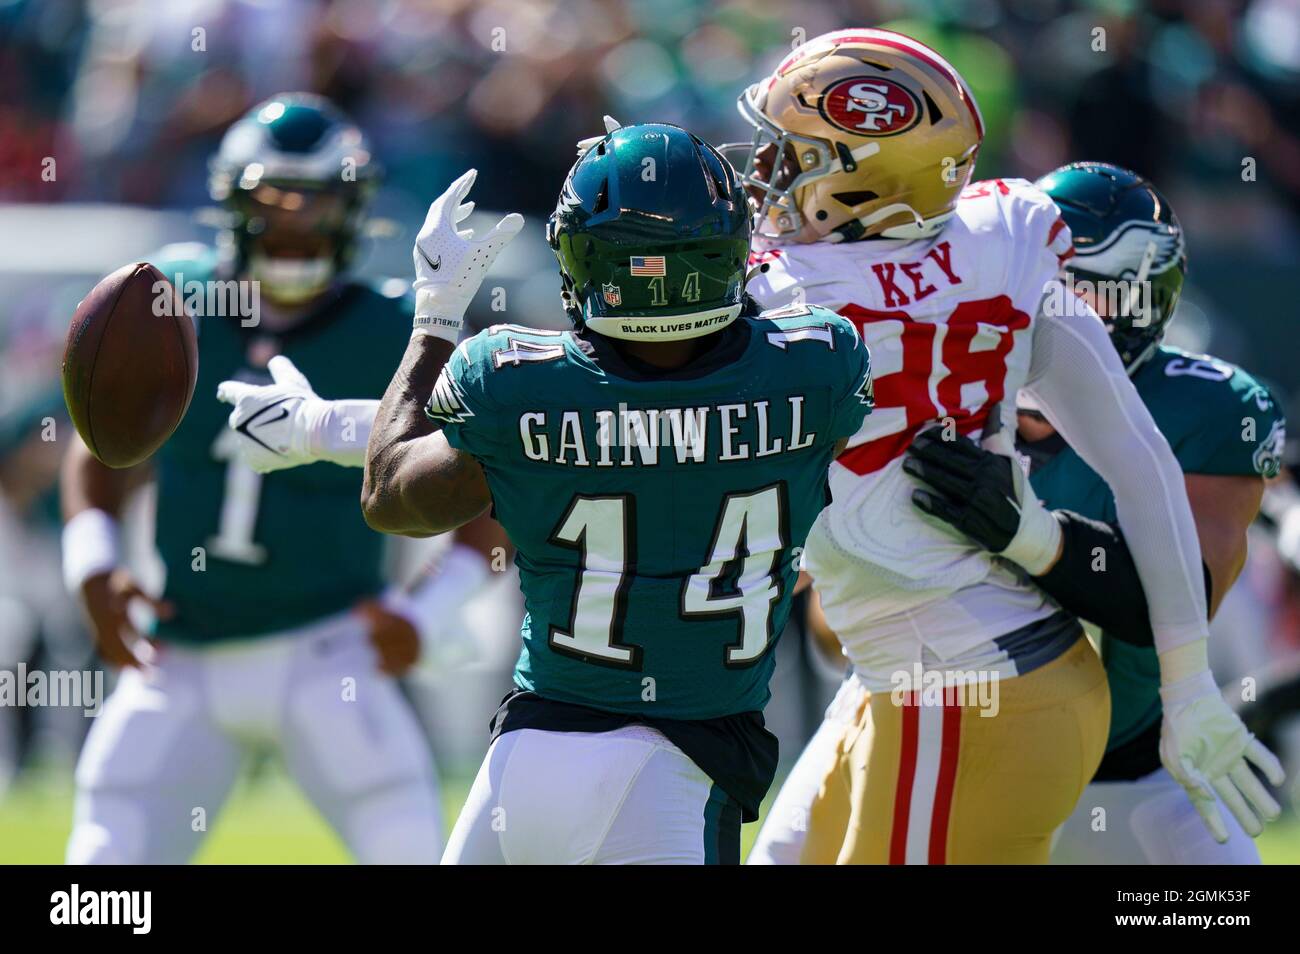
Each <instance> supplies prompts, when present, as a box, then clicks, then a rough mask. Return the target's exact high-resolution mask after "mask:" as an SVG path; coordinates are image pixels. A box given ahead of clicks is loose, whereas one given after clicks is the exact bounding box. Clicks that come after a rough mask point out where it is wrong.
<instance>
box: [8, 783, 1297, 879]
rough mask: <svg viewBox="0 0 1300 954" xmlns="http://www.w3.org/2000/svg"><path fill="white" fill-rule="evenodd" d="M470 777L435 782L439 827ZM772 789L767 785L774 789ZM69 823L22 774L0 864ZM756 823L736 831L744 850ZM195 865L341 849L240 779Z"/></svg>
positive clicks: (64, 811)
mask: <svg viewBox="0 0 1300 954" xmlns="http://www.w3.org/2000/svg"><path fill="white" fill-rule="evenodd" d="M471 780H472V776H470V775H468V774H461V775H450V776H447V777H444V778H443V791H442V795H443V809H444V811H445V813H446V819H447V824H448V825H450V824H451V823H452V821H454V820H455V817H456V814H457V812H459V810H460V806H461V803H462V802H463V801H464V799H465V795H466V793H467V792H468V790H469V785H470V782H471ZM774 791H775V786H774ZM71 818H72V790H71V788H70V783H69V779H68V777H67V775H66V773H58V774H54V773H49V774H45V773H41V772H34V773H29V774H28V775H27V776H25V777H24V778H23V780H22V781H20V783H19V784H18V785H16V786H15V787H14V789H13V790H11V791H10V793H9V795H8V797H7V798H6V799H5V800H4V801H3V802H0V864H58V863H60V862H62V860H63V846H64V842H65V841H66V839H67V836H68V828H69V825H70V822H71ZM757 834H758V825H756V824H755V825H746V826H745V828H744V851H745V852H746V853H748V851H749V846H750V845H751V844H752V843H753V840H754V837H755V836H756V835H757ZM1259 844H1260V851H1261V852H1262V854H1263V856H1264V861H1265V863H1267V864H1300V820H1297V819H1296V818H1295V817H1288V818H1287V819H1286V820H1284V821H1282V822H1279V823H1278V824H1276V825H1273V826H1271V827H1270V828H1269V829H1268V831H1266V832H1265V834H1264V836H1263V837H1261V838H1260V842H1259ZM196 860H197V861H198V862H199V863H201V864H240V863H242V864H279V863H293V864H344V863H347V862H348V861H349V858H348V854H347V851H346V849H345V848H344V847H343V844H342V843H341V842H340V841H339V839H338V838H337V837H335V835H334V833H333V832H332V831H331V830H330V829H329V827H328V826H327V825H326V824H325V822H324V821H323V820H322V819H321V817H320V816H319V815H318V814H317V813H316V811H315V809H313V808H312V807H311V805H309V804H308V803H307V802H306V800H304V799H303V797H302V796H301V795H300V794H299V793H298V791H297V789H296V788H294V786H293V784H292V783H291V782H290V781H289V780H288V779H287V778H285V777H284V776H283V775H281V774H279V773H278V772H276V771H270V772H267V773H266V774H265V775H264V776H263V777H261V778H259V779H257V780H256V781H252V780H246V781H244V782H243V783H241V784H240V785H239V786H238V787H237V788H236V790H235V792H234V793H233V794H232V795H231V797H230V801H229V802H228V803H227V804H226V807H225V810H224V811H223V812H222V814H221V817H220V818H218V819H217V820H216V823H215V824H214V826H213V829H212V833H211V835H210V837H209V838H208V839H207V840H206V841H205V842H204V845H203V848H202V849H201V850H200V852H199V855H198V858H197V859H196Z"/></svg>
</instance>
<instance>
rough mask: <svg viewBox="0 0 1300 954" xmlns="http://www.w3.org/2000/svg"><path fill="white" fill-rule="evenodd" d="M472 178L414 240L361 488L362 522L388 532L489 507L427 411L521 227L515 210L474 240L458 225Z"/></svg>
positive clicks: (476, 477) (478, 476) (434, 209)
mask: <svg viewBox="0 0 1300 954" xmlns="http://www.w3.org/2000/svg"><path fill="white" fill-rule="evenodd" d="M476 175H477V173H476V172H475V170H473V169H471V170H469V171H468V172H467V173H465V174H464V175H463V176H461V177H460V178H459V179H457V180H456V181H455V182H453V183H452V184H451V187H450V188H448V189H447V191H446V192H444V193H443V194H442V195H441V196H440V197H439V198H438V199H437V200H436V201H435V202H434V203H433V205H431V206H430V207H429V215H428V217H427V218H426V219H425V223H424V227H423V228H422V229H421V230H420V234H419V236H418V237H417V238H416V242H415V250H414V253H413V256H414V260H415V274H416V281H415V285H414V287H415V329H414V331H413V333H412V335H411V341H410V344H408V345H407V348H406V354H405V355H404V356H403V358H402V363H401V365H400V366H399V367H398V369H397V373H396V374H394V375H393V380H392V381H391V382H390V383H389V385H388V390H387V391H386V392H385V393H384V398H383V400H382V401H381V402H380V405H379V409H378V411H377V413H376V415H375V420H374V426H373V429H372V430H371V432H370V442H369V445H368V447H367V450H366V464H365V482H364V485H363V487H362V491H361V509H362V511H363V512H364V514H365V517H366V522H367V523H368V524H370V526H371V527H373V528H374V529H376V530H382V531H384V532H386V533H400V534H405V535H409V536H425V535H429V534H434V533H442V532H444V531H447V530H452V529H454V528H456V527H458V526H461V525H462V524H465V523H467V522H469V521H470V520H472V519H473V518H475V517H477V516H478V515H479V514H481V513H482V512H483V511H484V510H486V509H487V508H488V506H489V505H490V504H491V495H490V493H489V492H488V487H487V482H486V480H485V479H484V476H483V471H482V468H481V467H480V466H479V464H478V462H477V461H476V460H475V459H474V458H473V457H472V456H471V455H470V454H468V453H465V452H463V451H461V450H458V449H456V448H454V447H452V446H451V444H449V443H448V441H447V436H446V435H445V434H443V433H442V432H441V431H440V430H439V429H438V425H437V424H436V423H434V421H433V420H431V419H430V417H429V416H428V415H426V414H425V410H424V408H425V403H426V402H427V401H428V400H429V399H430V396H431V395H433V393H434V390H435V385H436V384H439V377H440V376H441V375H443V373H444V367H445V366H446V365H447V363H448V359H449V358H450V357H451V354H452V348H453V346H454V345H455V343H456V341H457V339H458V338H459V337H460V331H461V327H462V325H463V324H464V321H465V312H466V310H468V308H469V304H470V301H471V300H472V299H473V297H474V293H475V292H476V291H478V287H479V284H480V283H481V282H482V281H483V277H484V276H485V275H486V274H487V271H488V269H489V268H490V267H491V265H492V262H493V261H494V260H495V259H496V257H497V255H498V254H499V253H500V252H501V249H503V248H504V247H505V246H506V244H507V243H508V242H509V241H510V240H511V239H512V238H514V236H515V235H517V234H518V232H519V230H520V229H521V228H523V222H524V220H523V218H522V217H521V216H519V215H518V214H515V213H511V214H510V215H507V216H506V217H505V218H503V219H502V220H501V221H500V222H498V223H497V224H496V226H495V227H493V228H492V229H491V230H490V231H489V232H488V233H487V234H486V235H483V236H481V237H479V236H475V235H474V234H473V233H471V232H469V231H468V230H466V231H461V230H459V229H458V228H457V223H459V222H461V221H463V220H464V219H465V218H466V217H467V216H468V215H469V214H470V212H471V211H472V210H473V207H474V204H473V203H472V202H465V201H464V200H465V197H466V196H467V195H468V194H469V190H470V187H471V186H472V185H473V184H474V178H475V176H476ZM449 386H450V385H449Z"/></svg>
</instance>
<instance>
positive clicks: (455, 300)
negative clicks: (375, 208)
mask: <svg viewBox="0 0 1300 954" xmlns="http://www.w3.org/2000/svg"><path fill="white" fill-rule="evenodd" d="M477 176H478V170H476V169H470V170H469V171H468V172H466V173H465V174H464V175H463V176H461V177H460V178H459V179H457V180H456V181H455V182H453V183H452V184H451V185H450V186H449V187H448V188H447V191H446V192H444V193H443V194H442V195H440V196H438V198H437V199H435V200H434V201H433V204H432V205H430V206H429V214H428V215H427V216H426V217H425V220H424V225H423V227H422V228H421V229H420V234H419V235H418V236H416V239H415V248H414V249H413V250H412V252H411V257H412V258H413V260H414V261H415V283H414V285H413V286H412V287H413V288H414V289H415V330H416V331H422V332H425V333H428V334H432V335H435V336H437V337H440V338H444V339H445V340H447V341H450V342H452V343H453V344H454V343H455V342H456V340H457V339H458V338H459V336H460V329H461V326H462V325H463V324H464V322H465V312H466V311H467V310H468V309H469V303H470V302H471V301H472V300H473V298H474V294H475V292H477V291H478V287H479V285H481V284H482V283H483V278H484V276H486V275H487V272H488V269H489V268H491V267H492V263H493V262H495V261H496V258H497V256H498V255H500V254H501V250H502V249H503V248H505V247H506V245H508V244H509V242H510V240H511V239H513V238H514V237H515V236H516V235H518V234H519V230H520V229H522V228H523V227H524V218H523V216H521V215H520V214H519V213H517V212H511V213H510V214H509V215H507V216H505V217H504V218H503V219H501V221H500V222H498V223H497V224H496V225H494V226H493V227H492V228H490V229H488V230H487V231H486V232H484V233H483V234H482V235H475V234H474V233H473V232H471V231H470V230H469V229H463V230H462V229H461V228H460V223H462V222H464V221H465V219H467V218H468V217H469V214H470V213H471V212H473V211H474V203H473V202H466V201H465V199H466V197H467V196H468V195H469V190H470V189H471V188H472V187H473V185H474V180H475V178H477Z"/></svg>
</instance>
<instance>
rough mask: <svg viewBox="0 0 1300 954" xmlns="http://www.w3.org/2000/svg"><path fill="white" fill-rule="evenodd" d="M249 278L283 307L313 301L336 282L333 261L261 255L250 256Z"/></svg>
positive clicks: (258, 253)
mask: <svg viewBox="0 0 1300 954" xmlns="http://www.w3.org/2000/svg"><path fill="white" fill-rule="evenodd" d="M248 277H249V278H251V279H253V280H254V281H257V282H260V283H261V284H262V286H263V287H264V288H265V289H266V295H267V297H268V298H270V299H271V300H272V301H274V302H276V303H277V304H281V305H301V304H302V303H303V302H307V301H310V300H311V299H313V298H315V297H316V296H317V295H319V294H320V293H321V292H323V291H325V289H327V288H329V285H330V282H332V281H333V280H334V260H333V259H332V258H272V257H271V256H269V255H265V254H262V253H260V252H254V253H253V254H252V255H250V256H249V257H248Z"/></svg>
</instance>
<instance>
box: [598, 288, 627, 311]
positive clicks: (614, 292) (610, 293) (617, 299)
mask: <svg viewBox="0 0 1300 954" xmlns="http://www.w3.org/2000/svg"><path fill="white" fill-rule="evenodd" d="M600 290H601V292H602V293H603V294H604V296H605V304H607V305H609V306H610V307H612V308H617V307H618V306H619V305H621V304H623V289H621V288H619V287H618V286H617V285H615V284H612V283H609V282H607V283H605V284H603V285H601V286H600Z"/></svg>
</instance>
